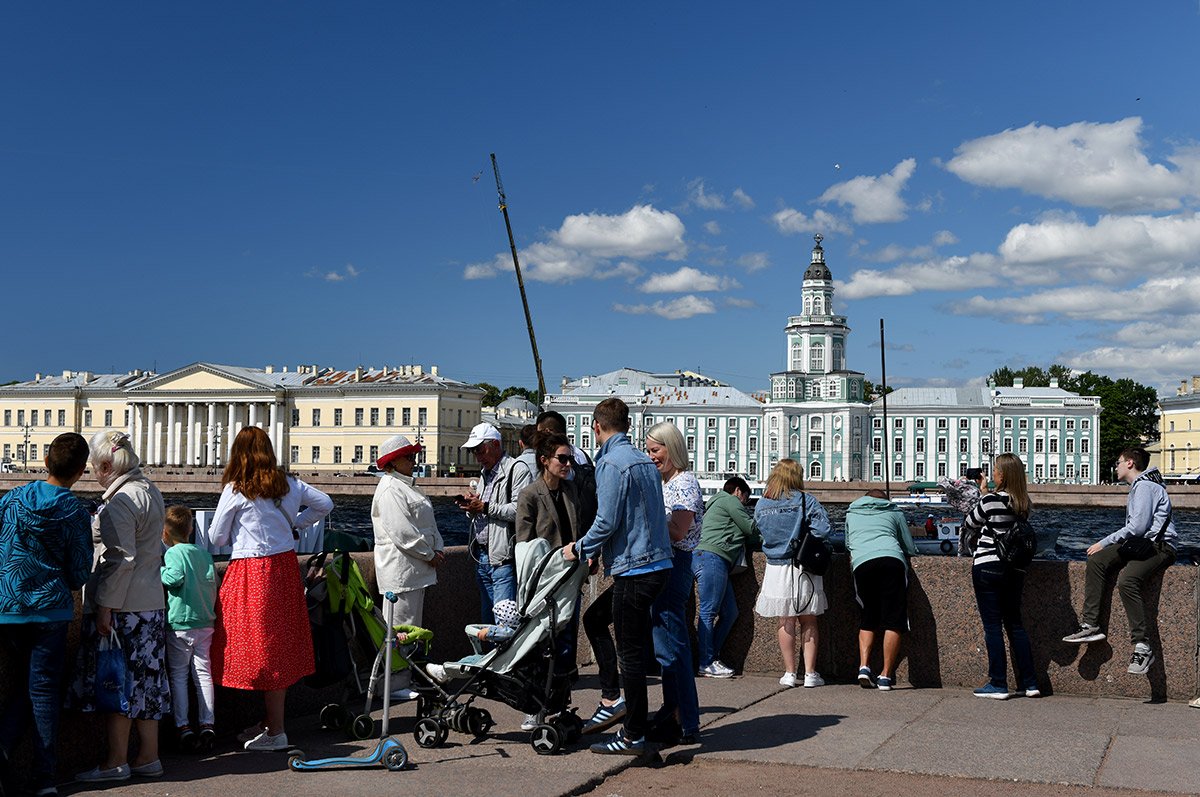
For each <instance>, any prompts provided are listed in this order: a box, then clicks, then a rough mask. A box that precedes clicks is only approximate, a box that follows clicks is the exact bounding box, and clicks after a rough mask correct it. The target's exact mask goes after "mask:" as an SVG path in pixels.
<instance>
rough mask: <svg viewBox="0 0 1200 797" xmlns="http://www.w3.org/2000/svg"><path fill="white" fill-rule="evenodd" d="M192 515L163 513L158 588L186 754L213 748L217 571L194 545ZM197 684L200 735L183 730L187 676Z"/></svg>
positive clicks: (172, 509)
mask: <svg viewBox="0 0 1200 797" xmlns="http://www.w3.org/2000/svg"><path fill="white" fill-rule="evenodd" d="M193 526H194V521H193V519H192V510H190V509H188V508H187V507H186V506H183V505H181V504H172V505H171V506H169V507H167V510H166V512H165V513H164V515H163V535H162V541H163V544H164V545H166V546H167V551H166V553H165V554H163V566H162V571H161V573H162V583H163V586H165V587H166V588H167V626H168V627H169V630H168V633H167V667H168V668H169V670H170V672H171V707H172V710H173V713H174V715H175V728H176V730H178V731H179V744H180V746H181V747H183V748H184V749H185V750H191V749H194V748H197V747H198V748H200V749H201V750H209V749H211V748H212V743H213V740H214V739H216V734H215V733H214V732H213V694H214V690H213V679H212V657H211V656H210V655H209V651H210V649H211V647H212V638H213V620H214V619H215V618H216V602H217V571H216V567H215V566H214V565H213V558H212V554H210V553H209V552H208V551H206V550H204V549H203V548H201V547H200V546H198V545H194V544H192V540H193V539H194V537H193V534H194V528H193ZM189 675H191V676H194V677H195V681H196V703H197V714H198V716H197V719H198V720H199V722H200V732H199V733H197V732H196V731H194V730H193V729H192V726H191V725H189V724H188V719H189V717H188V715H189V714H190V713H191V711H190V708H191V707H190V706H189V702H190V701H189V696H190V695H189V690H188V676H189Z"/></svg>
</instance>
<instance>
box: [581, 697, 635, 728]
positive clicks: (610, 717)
mask: <svg viewBox="0 0 1200 797" xmlns="http://www.w3.org/2000/svg"><path fill="white" fill-rule="evenodd" d="M623 719H625V698H624V697H622V698H619V699H618V700H617V702H616V703H614V704H613V705H611V706H606V705H604V704H603V703H601V704H599V705H598V706H596V711H595V713H593V714H592V717H591V719H589V720H588V721H587V722H585V723H583V733H598V732H600V731H602V730H604V729H605V728H611V727H612V726H613V725H615V724H616V723H618V722H620V721H621V720H623Z"/></svg>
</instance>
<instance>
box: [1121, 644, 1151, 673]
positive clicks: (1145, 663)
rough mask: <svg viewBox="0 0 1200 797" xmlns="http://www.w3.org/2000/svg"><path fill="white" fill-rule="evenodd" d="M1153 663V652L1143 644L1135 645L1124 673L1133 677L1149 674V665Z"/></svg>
mask: <svg viewBox="0 0 1200 797" xmlns="http://www.w3.org/2000/svg"><path fill="white" fill-rule="evenodd" d="M1153 663H1154V651H1153V650H1151V649H1150V646H1149V645H1147V644H1146V643H1144V642H1139V643H1137V644H1136V645H1135V646H1134V648H1133V655H1132V656H1130V658H1129V667H1127V668H1126V672H1130V673H1133V674H1134V675H1145V674H1146V673H1148V672H1150V665H1151V664H1153Z"/></svg>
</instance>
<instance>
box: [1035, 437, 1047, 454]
mask: <svg viewBox="0 0 1200 797" xmlns="http://www.w3.org/2000/svg"><path fill="white" fill-rule="evenodd" d="M1045 449H1046V441H1045V440H1044V439H1042V438H1040V437H1038V438H1036V439H1035V440H1034V441H1033V453H1035V454H1042V453H1044V452H1045Z"/></svg>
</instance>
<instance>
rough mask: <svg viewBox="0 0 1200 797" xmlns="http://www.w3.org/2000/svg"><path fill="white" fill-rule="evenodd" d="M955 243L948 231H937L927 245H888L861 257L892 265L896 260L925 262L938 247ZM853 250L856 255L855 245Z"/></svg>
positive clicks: (954, 237) (856, 248)
mask: <svg viewBox="0 0 1200 797" xmlns="http://www.w3.org/2000/svg"><path fill="white" fill-rule="evenodd" d="M955 243H958V238H957V237H956V236H955V235H954V233H952V232H950V231H949V230H938V231H937V232H936V233H934V234H933V240H932V241H931V242H930V243H928V244H922V245H920V246H912V247H907V246H902V245H900V244H888V245H887V246H885V247H883V248H882V249H879V250H877V251H875V252H870V253H864V254H862V257H863V259H865V260H871V261H873V262H876V263H892V262H895V261H897V260H925V259H928V258H930V257H933V253H934V250H936V249H937V248H938V247H939V246H945V245H946V244H955ZM854 250H855V252H856V253H857V251H858V246H857V245H855V247H854Z"/></svg>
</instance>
